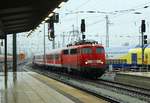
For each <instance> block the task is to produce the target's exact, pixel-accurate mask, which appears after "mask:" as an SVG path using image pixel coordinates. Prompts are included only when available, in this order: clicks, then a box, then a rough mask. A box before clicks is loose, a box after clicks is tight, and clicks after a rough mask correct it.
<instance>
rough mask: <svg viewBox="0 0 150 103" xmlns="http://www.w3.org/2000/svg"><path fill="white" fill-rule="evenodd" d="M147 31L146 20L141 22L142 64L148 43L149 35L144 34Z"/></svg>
mask: <svg viewBox="0 0 150 103" xmlns="http://www.w3.org/2000/svg"><path fill="white" fill-rule="evenodd" d="M144 32H146V25H145V20H142V22H141V36H142V66H143V65H144V49H145V48H144V44H147V35H144Z"/></svg>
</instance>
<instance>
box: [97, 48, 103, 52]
mask: <svg viewBox="0 0 150 103" xmlns="http://www.w3.org/2000/svg"><path fill="white" fill-rule="evenodd" d="M96 53H104V48H96Z"/></svg>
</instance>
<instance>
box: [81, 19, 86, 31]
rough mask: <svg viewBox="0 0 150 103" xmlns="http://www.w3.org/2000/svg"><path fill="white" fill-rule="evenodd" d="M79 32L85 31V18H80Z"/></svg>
mask: <svg viewBox="0 0 150 103" xmlns="http://www.w3.org/2000/svg"><path fill="white" fill-rule="evenodd" d="M81 32H82V33H83V32H85V20H84V19H82V20H81Z"/></svg>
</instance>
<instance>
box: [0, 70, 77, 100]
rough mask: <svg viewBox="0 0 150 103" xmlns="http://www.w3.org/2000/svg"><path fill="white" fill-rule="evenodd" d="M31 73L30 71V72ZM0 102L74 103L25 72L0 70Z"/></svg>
mask: <svg viewBox="0 0 150 103" xmlns="http://www.w3.org/2000/svg"><path fill="white" fill-rule="evenodd" d="M31 73H32V72H31ZM0 103H74V101H72V100H71V99H69V98H67V97H65V96H64V95H62V94H60V93H59V92H57V91H56V90H54V89H52V88H50V87H49V86H47V85H46V84H43V83H42V82H40V81H39V80H37V79H36V78H34V77H32V76H31V75H29V74H28V73H27V72H17V73H8V76H7V77H5V76H4V75H3V73H1V72H0Z"/></svg>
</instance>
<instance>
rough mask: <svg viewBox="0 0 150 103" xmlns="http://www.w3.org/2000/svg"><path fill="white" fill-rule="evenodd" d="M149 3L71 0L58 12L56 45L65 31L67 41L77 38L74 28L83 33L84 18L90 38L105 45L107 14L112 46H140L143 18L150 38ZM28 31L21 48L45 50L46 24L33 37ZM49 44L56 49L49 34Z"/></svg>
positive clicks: (19, 48)
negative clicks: (73, 33)
mask: <svg viewBox="0 0 150 103" xmlns="http://www.w3.org/2000/svg"><path fill="white" fill-rule="evenodd" d="M147 6H150V1H149V0H69V1H68V2H67V3H66V4H65V5H64V6H63V7H61V8H60V9H59V10H58V11H56V12H57V13H59V14H60V22H59V23H58V24H55V34H56V47H61V46H62V45H63V43H62V35H63V34H64V35H65V44H67V43H68V42H71V40H75V39H76V38H75V37H73V36H71V35H72V33H70V31H72V30H73V29H74V30H78V31H79V32H80V21H81V19H85V22H86V32H85V34H86V39H93V40H96V41H98V42H100V43H102V44H103V45H104V46H105V44H106V43H105V41H106V40H105V39H106V18H105V17H106V15H108V19H109V41H110V47H112V46H121V45H123V44H124V43H129V45H137V44H139V36H140V35H141V34H140V33H139V27H140V25H141V20H142V19H144V20H146V27H147V30H146V33H145V34H148V38H149V37H150V36H149V32H150V30H149V23H150V15H149V14H150V7H147ZM88 11H93V13H88ZM137 13H138V14H137ZM139 13H140V14H139ZM46 27H47V24H46ZM39 31H41V32H39ZM26 34H27V33H22V35H20V36H19V37H18V51H26V52H28V54H30V51H32V54H34V53H35V52H36V53H40V52H43V26H41V27H40V28H39V30H37V31H35V32H34V33H33V34H32V35H31V36H30V37H29V38H26ZM24 35H25V36H24ZM46 35H47V28H46ZM11 39H12V38H11V35H10V36H9V37H8V42H9V43H8V44H9V46H8V48H9V49H11V48H12V46H11V44H12V40H11ZM46 47H47V51H48V50H50V49H51V48H52V46H51V41H49V40H48V39H47V37H46ZM10 52H11V50H10Z"/></svg>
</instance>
